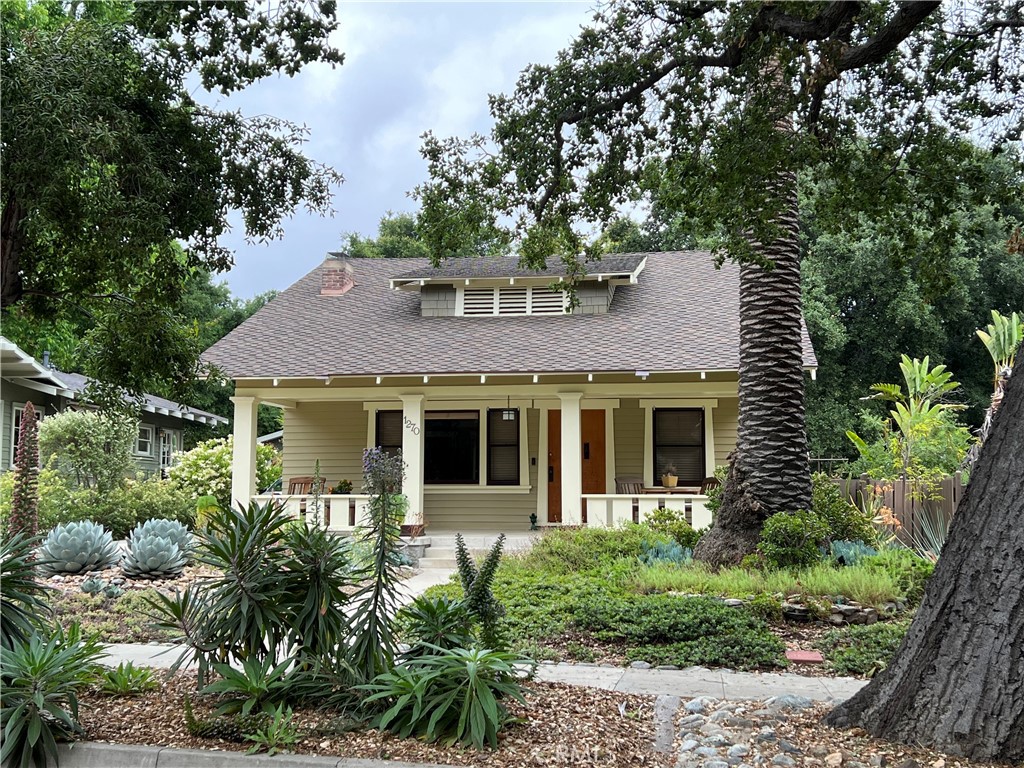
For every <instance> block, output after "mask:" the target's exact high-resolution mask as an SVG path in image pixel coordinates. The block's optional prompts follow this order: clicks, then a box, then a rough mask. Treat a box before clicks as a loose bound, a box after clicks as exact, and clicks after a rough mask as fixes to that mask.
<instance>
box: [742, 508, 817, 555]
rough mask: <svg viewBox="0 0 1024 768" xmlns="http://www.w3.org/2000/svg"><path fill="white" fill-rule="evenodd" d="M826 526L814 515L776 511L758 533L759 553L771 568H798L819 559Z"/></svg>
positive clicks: (801, 511)
mask: <svg viewBox="0 0 1024 768" xmlns="http://www.w3.org/2000/svg"><path fill="white" fill-rule="evenodd" d="M827 537H828V524H827V523H826V522H825V521H824V520H822V519H821V518H820V517H818V516H817V515H816V514H814V513H813V512H808V511H806V510H802V509H801V510H797V511H796V512H777V513H775V514H774V515H772V516H771V517H769V518H768V519H767V520H766V521H765V523H764V528H762V530H761V541H760V542H759V543H758V545H757V550H758V552H759V553H760V554H761V555H762V556H763V557H764V559H765V562H766V563H767V565H768V567H770V568H789V567H795V568H800V567H804V566H808V565H812V564H814V563H816V562H818V561H819V560H821V550H820V547H821V546H822V545H823V544H824V543H825V539H826V538H827Z"/></svg>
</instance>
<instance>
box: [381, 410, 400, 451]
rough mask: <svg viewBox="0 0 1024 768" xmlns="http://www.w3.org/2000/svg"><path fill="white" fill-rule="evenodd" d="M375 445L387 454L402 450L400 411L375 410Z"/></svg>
mask: <svg viewBox="0 0 1024 768" xmlns="http://www.w3.org/2000/svg"><path fill="white" fill-rule="evenodd" d="M377 447H378V448H382V449H383V450H384V452H385V453H387V454H388V455H389V456H397V455H398V452H399V451H401V450H402V412H401V411H377Z"/></svg>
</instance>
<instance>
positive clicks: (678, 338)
mask: <svg viewBox="0 0 1024 768" xmlns="http://www.w3.org/2000/svg"><path fill="white" fill-rule="evenodd" d="M645 255H646V257H647V265H646V267H645V269H644V271H643V272H641V273H640V277H639V280H638V282H637V284H636V285H626V286H620V287H619V288H617V289H616V291H615V298H614V299H613V301H612V303H611V306H610V308H609V310H608V312H607V313H606V314H597V315H564V316H520V317H509V316H495V317H422V316H421V315H420V308H419V301H420V298H419V296H418V295H417V294H416V293H400V292H398V291H394V290H391V288H390V287H389V280H390V279H391V278H393V277H395V276H396V275H397V274H401V273H403V272H406V273H407V272H410V271H411V270H416V269H425V268H427V267H428V261H427V260H426V259H415V260H414V259H402V260H401V261H395V260H389V259H350V260H349V261H350V263H351V264H352V265H353V267H354V270H355V282H356V285H355V287H354V288H353V289H352V290H351V291H349V292H348V293H346V294H345V295H343V296H321V295H320V267H317V268H316V269H314V270H313V271H312V272H310V273H309V274H308V275H306V276H305V277H303V278H301V279H300V280H299V281H298V282H297V283H295V284H294V285H292V286H291V287H290V288H288V289H287V290H286V291H284V292H283V293H281V294H280V295H279V296H277V298H275V299H274V300H273V301H271V302H270V303H269V304H267V306H266V307H264V308H263V309H261V310H260V311H259V312H257V313H256V314H255V315H253V316H252V317H251V318H249V319H248V320H246V321H245V322H244V323H242V324H241V325H240V326H238V327H237V328H235V329H234V330H233V331H232V332H231V333H229V334H228V335H227V336H225V337H224V338H223V339H221V340H220V341H218V342H217V343H216V344H214V345H213V346H212V347H210V349H208V350H207V351H206V353H205V354H204V355H203V357H204V359H205V360H206V361H208V362H210V363H213V364H215V365H217V366H218V367H219V368H220V369H221V370H222V371H223V372H224V373H225V374H226V375H228V376H230V377H232V378H272V377H304V376H335V375H337V376H342V375H365V376H385V375H399V374H409V375H423V374H435V373H437V374H440V373H503V372H504V373H514V372H521V373H545V372H600V371H697V370H736V369H737V367H738V364H739V268H738V267H737V266H736V265H734V264H731V263H726V264H725V265H723V266H722V268H721V269H720V270H719V269H715V266H714V262H713V260H712V257H711V255H710V254H709V253H707V252H702V251H672V252H666V253H651V254H645ZM802 338H803V350H804V352H803V355H804V365H805V366H815V365H817V361H816V360H815V358H814V351H813V349H812V348H811V343H810V339H809V337H808V335H807V330H806V327H805V328H804V330H803V334H802Z"/></svg>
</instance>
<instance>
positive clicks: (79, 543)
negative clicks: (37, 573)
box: [39, 520, 121, 575]
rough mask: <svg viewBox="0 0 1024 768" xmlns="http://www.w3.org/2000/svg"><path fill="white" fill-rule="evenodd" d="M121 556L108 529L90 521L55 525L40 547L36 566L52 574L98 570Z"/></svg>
mask: <svg viewBox="0 0 1024 768" xmlns="http://www.w3.org/2000/svg"><path fill="white" fill-rule="evenodd" d="M120 559H121V553H120V551H119V550H118V548H117V545H116V544H115V543H114V540H113V538H112V537H111V535H110V532H109V531H106V530H104V529H103V526H101V525H98V524H97V523H94V522H92V521H90V520H83V521H81V522H76V523H64V524H61V525H58V526H57V527H56V528H54V529H53V530H52V531H50V532H49V533H48V534H47V535H46V538H44V539H43V542H42V544H41V545H40V546H39V560H40V562H39V569H40V570H41V571H42V572H43V573H46V574H51V575H52V574H57V573H85V572H87V571H99V570H103V569H104V568H110V567H111V566H113V565H115V564H116V563H117V562H118V561H119V560H120Z"/></svg>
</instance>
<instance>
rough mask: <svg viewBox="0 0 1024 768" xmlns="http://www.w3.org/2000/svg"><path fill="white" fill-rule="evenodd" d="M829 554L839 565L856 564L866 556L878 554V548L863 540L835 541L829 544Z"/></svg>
mask: <svg viewBox="0 0 1024 768" xmlns="http://www.w3.org/2000/svg"><path fill="white" fill-rule="evenodd" d="M829 554H830V555H831V558H832V561H833V562H835V563H836V564H837V565H856V564H857V563H859V562H860V561H861V560H863V559H864V558H865V557H870V556H871V555H877V554H878V550H877V549H875V548H874V547H869V546H868V545H867V544H865V543H864V542H863V541H833V542H832V543H831V544H830V545H829Z"/></svg>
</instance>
